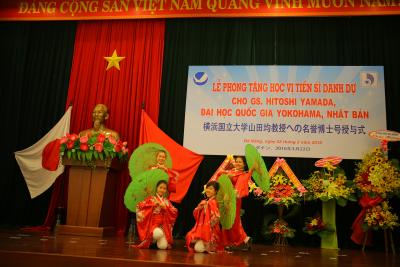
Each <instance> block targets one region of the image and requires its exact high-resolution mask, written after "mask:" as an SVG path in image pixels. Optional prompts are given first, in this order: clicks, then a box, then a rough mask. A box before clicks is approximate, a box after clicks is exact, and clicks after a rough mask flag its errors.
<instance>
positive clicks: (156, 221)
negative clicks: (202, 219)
mask: <svg viewBox="0 0 400 267" xmlns="http://www.w3.org/2000/svg"><path fill="white" fill-rule="evenodd" d="M157 201H158V202H162V203H164V204H165V206H166V207H165V209H164V208H161V207H160V206H159V205H158V204H157ZM177 216H178V210H177V209H176V208H175V207H174V206H173V205H172V204H171V202H170V201H169V200H168V199H166V198H164V197H159V196H149V197H147V198H146V199H145V200H143V201H142V202H139V203H138V204H137V207H136V222H137V229H138V234H139V238H140V240H141V241H142V242H141V243H140V244H139V245H138V246H137V247H138V248H148V247H149V246H150V244H151V243H152V241H153V231H154V229H155V228H157V227H159V228H162V229H163V231H164V234H165V238H166V239H167V242H168V244H169V246H171V245H172V243H173V239H172V228H173V227H174V223H175V220H176V217H177Z"/></svg>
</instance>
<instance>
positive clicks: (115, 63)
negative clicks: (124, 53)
mask: <svg viewBox="0 0 400 267" xmlns="http://www.w3.org/2000/svg"><path fill="white" fill-rule="evenodd" d="M124 58H125V57H119V56H118V55H117V50H116V49H114V52H113V53H112V56H111V57H104V59H105V60H107V62H108V64H107V68H106V70H109V69H111V68H112V67H115V68H117V70H119V62H120V61H121V60H123V59H124Z"/></svg>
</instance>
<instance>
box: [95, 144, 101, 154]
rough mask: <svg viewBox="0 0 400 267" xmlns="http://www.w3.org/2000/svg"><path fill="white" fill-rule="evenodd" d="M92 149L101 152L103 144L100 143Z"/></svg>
mask: <svg viewBox="0 0 400 267" xmlns="http://www.w3.org/2000/svg"><path fill="white" fill-rule="evenodd" d="M94 149H95V150H96V151H97V152H99V153H100V152H102V151H103V144H102V143H96V144H94Z"/></svg>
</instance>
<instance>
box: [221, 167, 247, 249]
mask: <svg viewBox="0 0 400 267" xmlns="http://www.w3.org/2000/svg"><path fill="white" fill-rule="evenodd" d="M227 174H228V175H229V177H230V178H231V182H232V184H233V186H234V187H235V190H236V193H237V198H236V216H235V222H234V223H233V226H232V228H231V229H229V230H224V229H223V230H222V242H223V244H224V246H239V245H240V244H242V243H243V242H244V240H245V239H246V237H247V234H246V232H245V231H244V229H243V226H242V221H241V220H240V209H241V207H242V198H243V197H247V196H248V195H249V183H252V181H251V174H252V172H244V171H236V170H230V171H228V172H227Z"/></svg>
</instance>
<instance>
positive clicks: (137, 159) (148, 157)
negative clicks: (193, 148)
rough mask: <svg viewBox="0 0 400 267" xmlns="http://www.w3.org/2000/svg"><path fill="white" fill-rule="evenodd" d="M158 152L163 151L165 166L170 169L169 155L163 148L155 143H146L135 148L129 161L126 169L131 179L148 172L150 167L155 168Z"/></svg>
mask: <svg viewBox="0 0 400 267" xmlns="http://www.w3.org/2000/svg"><path fill="white" fill-rule="evenodd" d="M160 151H165V153H166V155H167V158H166V159H165V166H166V167H167V168H172V160H171V155H170V154H169V152H168V151H167V150H166V149H165V147H163V146H162V145H160V144H157V143H146V144H143V145H141V146H139V147H137V148H136V149H135V151H133V153H132V155H131V158H130V159H129V164H128V167H129V174H130V175H131V178H132V179H134V177H136V176H137V175H139V174H140V173H142V172H144V171H147V170H149V169H150V167H151V166H155V165H156V164H157V161H156V157H157V153H158V152H160Z"/></svg>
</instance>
